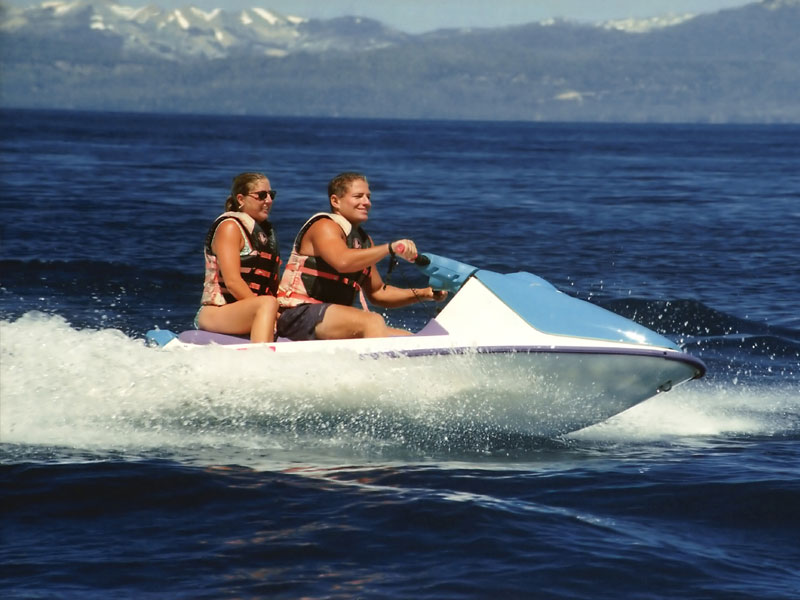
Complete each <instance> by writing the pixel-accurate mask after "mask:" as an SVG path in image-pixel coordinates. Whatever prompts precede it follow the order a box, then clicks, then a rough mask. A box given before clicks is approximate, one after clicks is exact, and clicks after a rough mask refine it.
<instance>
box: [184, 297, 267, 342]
mask: <svg viewBox="0 0 800 600" xmlns="http://www.w3.org/2000/svg"><path fill="white" fill-rule="evenodd" d="M277 312H278V301H277V300H276V299H275V298H274V297H273V296H256V297H254V298H247V299H245V300H238V301H236V302H232V303H230V304H223V305H222V306H204V307H203V308H202V310H201V311H200V313H199V314H198V315H197V324H198V325H199V326H200V329H205V330H206V331H214V332H216V333H228V334H232V335H245V334H248V333H249V334H250V341H252V342H271V341H273V336H274V332H275V320H276V318H277Z"/></svg>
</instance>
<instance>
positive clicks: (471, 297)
mask: <svg viewBox="0 0 800 600" xmlns="http://www.w3.org/2000/svg"><path fill="white" fill-rule="evenodd" d="M416 265H417V267H418V268H419V269H420V270H421V271H422V272H423V273H424V274H425V275H426V276H427V278H428V283H429V285H430V286H431V287H433V288H434V289H440V290H447V291H448V292H450V293H451V294H452V297H451V298H450V300H449V301H448V302H447V304H446V305H445V306H444V308H443V309H442V310H441V311H440V312H439V314H437V315H436V316H435V317H433V318H431V320H430V321H429V322H428V323H427V324H426V325H425V326H424V327H423V328H422V329H421V330H420V331H418V332H417V333H415V334H414V335H410V336H396V337H386V338H369V339H346V340H313V341H298V342H295V341H289V340H284V339H280V338H279V339H278V340H277V341H275V342H271V343H261V344H253V343H250V342H249V340H248V339H246V338H242V337H238V336H231V335H223V334H218V333H211V332H208V331H202V330H190V331H184V332H182V333H180V334H175V333H173V332H171V331H168V330H160V329H156V330H151V331H148V332H147V334H146V341H147V343H148V345H151V346H157V347H160V348H163V349H164V350H199V349H202V348H204V347H208V346H209V345H217V346H221V347H224V348H226V349H231V350H248V349H252V348H257V347H258V348H262V349H263V348H266V349H268V350H269V351H270V352H273V353H276V354H290V353H298V354H303V355H313V356H318V357H319V359H320V360H323V361H324V360H326V357H331V356H333V355H334V354H336V353H343V352H344V353H353V354H356V355H358V356H359V357H360V358H363V359H369V360H395V361H396V360H401V361H403V362H402V365H403V370H404V372H405V376H408V377H414V376H415V371H416V369H418V368H422V369H425V370H426V373H429V372H430V369H434V370H437V372H440V373H441V375H442V376H445V377H449V378H453V377H457V373H459V372H462V373H464V372H466V371H465V370H467V371H468V372H469V373H470V377H468V378H463V379H468V380H469V381H470V382H473V383H472V384H471V387H472V388H473V389H462V390H461V392H460V393H462V394H475V395H476V397H478V396H480V398H481V401H486V402H491V401H492V395H496V396H497V397H500V396H502V405H503V413H504V414H503V416H502V421H503V423H504V425H503V426H504V427H505V426H507V427H508V429H509V430H512V431H537V432H542V431H545V432H547V433H548V434H557V433H567V432H569V431H575V430H578V429H581V428H584V427H587V426H589V425H592V424H595V423H599V422H602V421H605V420H606V419H608V418H610V417H612V416H614V415H616V414H618V413H620V412H623V411H625V410H627V409H629V408H631V407H633V406H635V405H637V404H639V403H641V402H643V401H645V400H647V399H649V398H652V397H654V396H656V395H658V394H661V393H664V392H667V391H669V390H671V389H672V388H674V387H675V386H677V385H680V384H683V383H685V382H688V381H691V380H693V379H698V378H700V377H702V376H703V375H704V374H705V372H706V367H705V365H704V364H703V362H702V361H701V360H700V359H698V358H696V357H694V356H691V355H689V354H687V353H686V352H684V351H682V350H681V348H680V347H679V346H678V345H677V344H675V343H674V342H673V341H671V340H669V339H668V338H666V337H664V336H662V335H660V334H658V333H656V332H654V331H652V330H650V329H648V328H647V327H644V326H643V325H640V324H638V323H636V322H634V321H631V320H630V319H627V318H625V317H622V316H620V315H618V314H616V313H613V312H611V311H608V310H606V309H604V308H602V307H600V306H597V305H595V304H592V303H590V302H587V301H584V300H580V299H578V298H575V297H572V296H570V295H568V294H565V293H564V292H561V291H560V290H558V289H557V288H555V287H554V286H553V285H552V284H550V283H549V282H548V281H546V280H544V279H542V278H541V277H538V276H536V275H533V274H531V273H527V272H517V273H506V274H502V273H497V272H494V271H489V270H484V269H479V268H477V267H474V266H472V265H469V264H467V263H463V262H460V261H457V260H453V259H450V258H446V257H442V256H438V255H436V254H432V253H425V254H421V255H420V256H419V257H418V258H417V260H416ZM267 359H268V357H267ZM476 373H477V374H478V376H477V377H476V376H475V374H476ZM320 385H322V386H324V382H320ZM331 385H335V382H331ZM398 385H402V381H398Z"/></svg>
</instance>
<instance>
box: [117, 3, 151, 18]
mask: <svg viewBox="0 0 800 600" xmlns="http://www.w3.org/2000/svg"><path fill="white" fill-rule="evenodd" d="M108 8H109V10H110V11H111V12H112V13H114V14H115V15H117V16H118V17H122V18H123V19H127V20H128V21H133V20H134V19H135V18H136V17H137V16H138V15H139V13H140V12H142V10H144V9H143V8H134V7H133V6H122V5H120V4H112V5H111V6H109V7H108Z"/></svg>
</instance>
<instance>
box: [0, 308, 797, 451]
mask: <svg viewBox="0 0 800 600" xmlns="http://www.w3.org/2000/svg"><path fill="white" fill-rule="evenodd" d="M0 328H2V335H0V347H1V349H2V353H1V354H0V376H1V377H2V386H0V398H1V399H2V402H0V438H2V440H3V442H4V443H6V444H22V445H37V446H41V447H63V448H74V449H95V450H102V451H115V452H123V453H126V452H132V453H134V454H140V453H142V452H154V451H158V450H159V449H161V450H163V449H167V450H168V451H169V452H175V451H180V452H183V451H186V450H189V449H195V450H196V449H197V448H213V449H223V448H225V449H227V450H226V451H230V452H234V453H245V454H248V455H251V454H259V453H265V452H269V453H273V454H275V453H278V454H285V455H286V456H290V455H291V456H297V455H298V453H300V454H302V453H306V454H309V455H313V456H316V457H320V456H322V457H330V456H339V457H341V456H359V457H364V456H377V457H382V458H387V457H393V458H397V459H408V458H410V459H414V458H416V459H419V458H420V457H423V456H429V455H431V454H437V455H440V456H449V457H453V456H462V457H463V456H520V453H521V454H525V452H529V451H539V450H541V449H542V448H549V447H551V445H552V444H553V443H557V444H561V443H566V442H569V441H570V440H577V441H580V440H583V441H587V440H590V441H591V440H594V441H597V440H600V441H604V440H609V439H615V440H627V441H630V442H636V443H639V442H642V441H648V440H650V441H654V440H655V441H658V440H662V439H664V438H669V437H685V436H689V437H692V436H727V435H753V436H755V435H757V436H795V435H797V434H798V433H799V432H800V417H798V415H800V398H798V396H797V393H796V386H795V384H794V382H793V381H786V380H780V379H778V380H776V381H764V382H761V383H759V384H756V383H753V382H752V381H747V380H744V379H741V380H734V379H732V378H728V379H724V378H717V379H704V380H700V381H697V382H691V383H690V384H686V385H685V386H679V387H678V388H676V389H674V390H672V391H671V392H669V393H668V394H662V395H659V396H657V397H656V398H654V399H652V400H650V401H648V402H645V403H644V404H642V405H639V406H638V407H635V408H633V409H631V410H629V411H626V412H625V413H622V414H621V415H618V416H617V417H615V418H613V419H611V420H609V421H607V422H605V423H603V424H601V425H598V426H595V427H592V428H589V429H587V430H584V431H583V432H580V433H578V434H573V436H568V437H567V438H559V440H558V441H556V442H553V441H552V440H550V441H547V440H542V439H541V437H540V436H537V435H535V432H533V433H528V434H520V433H515V432H513V431H510V430H509V429H508V428H507V427H505V426H504V421H503V417H504V412H505V411H506V410H508V409H509V406H510V405H509V406H506V398H504V397H503V396H502V395H494V396H491V395H490V394H489V395H487V396H483V397H481V398H478V397H474V396H470V395H469V394H467V393H465V392H463V391H462V390H466V389H471V388H474V384H475V381H466V380H465V378H470V377H471V378H476V379H477V380H481V377H482V375H481V373H480V372H469V371H465V372H452V373H448V374H447V377H442V375H441V372H440V370H439V372H437V373H430V374H427V373H424V374H423V375H422V376H419V375H418V373H417V372H415V376H414V377H409V373H410V371H408V369H407V367H406V365H405V364H404V363H403V360H402V359H395V360H392V361H380V360H376V361H363V360H360V359H358V357H355V356H353V355H350V354H347V355H344V354H343V355H338V354H334V355H330V356H329V357H327V359H326V361H325V362H324V363H321V362H319V361H318V360H316V359H313V358H311V357H299V356H288V357H287V356H279V355H274V354H272V353H269V352H267V351H266V350H265V352H264V353H260V352H247V353H237V352H230V351H228V350H225V349H222V348H211V347H210V348H208V351H204V352H202V353H197V352H194V353H188V352H164V351H159V350H157V349H153V348H148V347H146V346H145V344H144V341H143V340H142V339H141V338H135V337H129V336H127V335H125V334H124V333H123V332H121V331H119V330H116V329H76V328H73V327H72V326H71V325H70V324H69V323H67V321H66V320H65V319H63V318H62V317H58V316H52V315H44V314H41V313H29V314H27V315H25V316H24V317H22V318H20V319H18V320H17V321H14V322H8V321H2V322H0ZM319 380H331V381H333V382H335V386H334V388H332V389H331V388H326V389H322V388H321V387H319V386H318V385H317V382H318V381H319ZM482 381H483V384H485V387H486V388H487V390H489V389H490V388H491V382H490V381H486V380H485V378H484V380H482ZM507 383H508V382H506V384H507ZM489 398H491V399H489ZM531 401H532V402H534V401H535V394H534V393H533V392H532V393H531ZM508 402H511V400H510V399H508ZM565 440H566V442H565ZM251 458H252V457H251Z"/></svg>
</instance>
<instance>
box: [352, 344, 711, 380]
mask: <svg viewBox="0 0 800 600" xmlns="http://www.w3.org/2000/svg"><path fill="white" fill-rule="evenodd" d="M447 354H588V355H601V356H647V357H653V358H663V359H665V360H672V361H677V362H681V363H684V364H686V365H689V366H690V367H692V368H694V369H695V370H696V371H697V373H696V374H695V376H694V379H699V378H700V377H702V376H703V375H705V374H706V365H705V363H704V362H703V361H702V360H700V359H699V358H696V357H694V356H692V355H691V354H684V353H682V352H676V351H673V350H656V349H649V348H642V349H629V348H579V347H574V348H570V347H563V348H553V347H551V346H477V347H475V348H471V347H462V348H419V349H414V350H391V351H387V352H374V353H369V354H365V356H370V357H373V358H380V357H384V356H385V357H400V356H407V357H414V356H443V355H447Z"/></svg>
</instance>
